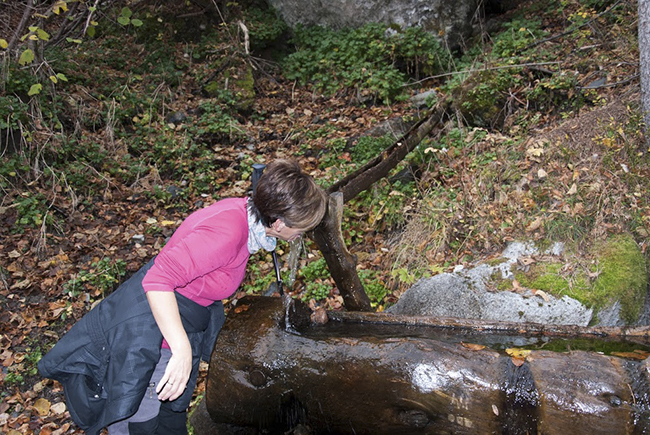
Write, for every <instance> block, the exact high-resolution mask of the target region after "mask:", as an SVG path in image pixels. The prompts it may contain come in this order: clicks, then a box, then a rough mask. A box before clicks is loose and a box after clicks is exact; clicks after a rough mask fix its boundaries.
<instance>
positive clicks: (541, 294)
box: [533, 290, 551, 302]
mask: <svg viewBox="0 0 650 435" xmlns="http://www.w3.org/2000/svg"><path fill="white" fill-rule="evenodd" d="M533 294H534V295H537V296H539V297H541V298H542V299H544V301H546V302H550V300H551V298H550V297H549V296H548V294H546V292H545V291H543V290H533Z"/></svg>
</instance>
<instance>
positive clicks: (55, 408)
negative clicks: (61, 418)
mask: <svg viewBox="0 0 650 435" xmlns="http://www.w3.org/2000/svg"><path fill="white" fill-rule="evenodd" d="M50 409H51V410H52V412H53V413H55V414H56V415H61V414H63V413H64V412H65V411H66V409H67V408H66V406H65V402H59V403H55V404H54V405H52V407H51V408H50Z"/></svg>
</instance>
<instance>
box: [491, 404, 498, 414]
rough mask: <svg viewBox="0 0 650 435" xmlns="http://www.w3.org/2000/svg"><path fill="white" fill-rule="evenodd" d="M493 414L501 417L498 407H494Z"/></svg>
mask: <svg viewBox="0 0 650 435" xmlns="http://www.w3.org/2000/svg"><path fill="white" fill-rule="evenodd" d="M492 412H494V415H497V416H498V415H499V408H497V406H496V405H492Z"/></svg>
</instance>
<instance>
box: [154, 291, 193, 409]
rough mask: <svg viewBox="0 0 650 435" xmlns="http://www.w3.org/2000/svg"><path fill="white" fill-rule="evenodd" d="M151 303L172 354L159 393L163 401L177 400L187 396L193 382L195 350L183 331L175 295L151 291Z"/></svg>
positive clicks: (159, 386) (157, 390)
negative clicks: (186, 390) (185, 393)
mask: <svg viewBox="0 0 650 435" xmlns="http://www.w3.org/2000/svg"><path fill="white" fill-rule="evenodd" d="M147 300H148V301H149V306H150V307H151V312H152V313H153V317H154V319H156V324H157V325H158V328H160V332H161V333H162V335H163V337H164V338H165V341H167V344H169V348H170V349H171V351H172V356H171V358H170V359H169V362H168V363H167V367H166V368H165V374H164V375H163V377H162V378H161V380H160V382H159V383H158V385H157V386H156V393H158V398H159V399H160V400H175V399H178V398H179V397H180V396H181V394H183V391H185V388H186V387H187V382H188V381H189V379H190V373H191V372H192V346H191V345H190V341H189V339H188V338H187V333H185V329H184V328H183V322H182V321H181V315H180V312H179V311H178V303H177V302H176V296H175V295H174V292H172V291H169V292H167V291H150V292H147Z"/></svg>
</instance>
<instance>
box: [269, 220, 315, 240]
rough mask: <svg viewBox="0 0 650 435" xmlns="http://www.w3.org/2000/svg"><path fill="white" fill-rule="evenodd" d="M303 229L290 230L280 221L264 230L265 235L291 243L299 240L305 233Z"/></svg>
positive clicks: (290, 228)
mask: <svg viewBox="0 0 650 435" xmlns="http://www.w3.org/2000/svg"><path fill="white" fill-rule="evenodd" d="M305 231H306V230H305V229H304V228H292V227H290V226H288V225H286V224H285V223H284V222H282V221H281V220H280V219H278V220H276V221H275V222H273V224H272V225H271V226H270V227H269V228H267V229H266V235H267V236H271V237H276V238H278V239H280V240H284V241H287V242H293V241H294V240H297V239H299V238H300V237H302V235H303V234H304V233H305Z"/></svg>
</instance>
